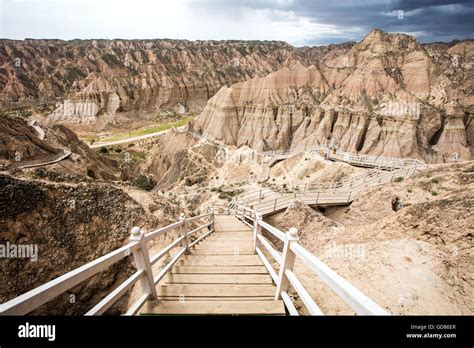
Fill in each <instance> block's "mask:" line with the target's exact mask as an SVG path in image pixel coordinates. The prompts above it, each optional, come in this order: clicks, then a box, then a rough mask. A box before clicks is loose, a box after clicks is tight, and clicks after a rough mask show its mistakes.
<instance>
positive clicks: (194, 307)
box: [140, 301, 286, 315]
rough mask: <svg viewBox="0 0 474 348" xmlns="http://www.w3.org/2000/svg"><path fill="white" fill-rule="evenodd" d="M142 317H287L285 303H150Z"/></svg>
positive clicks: (143, 310) (144, 309) (145, 307)
mask: <svg viewBox="0 0 474 348" xmlns="http://www.w3.org/2000/svg"><path fill="white" fill-rule="evenodd" d="M140 314H141V315H153V314H155V315H156V314H158V315H170V314H177V315H198V314H201V315H202V314H204V315H235V314H240V315H285V314H286V312H285V306H284V304H283V301H219V302H216V301H183V302H180V301H162V302H158V301H148V302H147V303H146V304H145V305H144V306H143V307H142V309H141V310H140Z"/></svg>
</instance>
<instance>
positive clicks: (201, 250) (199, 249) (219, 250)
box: [191, 246, 255, 255]
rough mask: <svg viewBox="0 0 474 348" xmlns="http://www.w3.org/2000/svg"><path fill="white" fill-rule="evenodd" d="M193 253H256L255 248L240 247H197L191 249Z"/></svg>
mask: <svg viewBox="0 0 474 348" xmlns="http://www.w3.org/2000/svg"><path fill="white" fill-rule="evenodd" d="M191 255H255V250H254V249H253V248H238V247H235V248H234V247H230V248H228V247H220V248H219V247H215V248H213V247H208V246H202V247H195V248H193V249H192V250H191Z"/></svg>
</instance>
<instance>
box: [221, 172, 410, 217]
mask: <svg viewBox="0 0 474 348" xmlns="http://www.w3.org/2000/svg"><path fill="white" fill-rule="evenodd" d="M418 170H419V167H417V166H407V167H403V168H399V169H391V170H371V171H368V172H366V173H363V174H360V175H356V176H352V177H349V178H347V179H345V180H342V181H339V182H333V183H330V184H327V185H308V184H306V185H292V186H283V185H282V186H277V187H276V190H275V189H269V188H262V189H258V190H255V191H252V192H247V193H246V194H244V195H241V196H238V197H236V198H234V199H233V200H232V201H231V203H230V205H229V209H231V210H235V209H236V207H242V206H246V207H248V208H252V209H256V210H258V211H259V212H260V213H261V214H263V215H266V214H269V213H273V212H277V211H280V210H282V209H284V208H287V207H288V206H289V205H290V203H291V202H293V201H294V200H295V199H299V200H301V201H302V202H304V203H306V204H309V205H318V204H319V205H322V206H324V205H347V204H349V203H351V202H352V201H353V200H355V199H356V198H357V197H359V196H360V195H361V194H362V193H363V192H364V191H366V190H368V189H369V188H371V187H375V186H377V185H381V184H385V183H389V182H393V181H395V180H397V179H398V178H404V177H408V176H411V175H414V174H415V173H417V171H418Z"/></svg>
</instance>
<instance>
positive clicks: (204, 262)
mask: <svg viewBox="0 0 474 348" xmlns="http://www.w3.org/2000/svg"><path fill="white" fill-rule="evenodd" d="M180 265H181V266H261V265H263V263H262V260H260V257H259V256H258V255H223V256H220V255H186V256H185V257H183V260H182V261H181V263H180Z"/></svg>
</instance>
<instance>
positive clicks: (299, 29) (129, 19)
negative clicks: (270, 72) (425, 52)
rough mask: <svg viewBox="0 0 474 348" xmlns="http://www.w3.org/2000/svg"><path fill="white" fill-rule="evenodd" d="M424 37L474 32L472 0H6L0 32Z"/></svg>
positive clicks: (292, 38) (303, 40)
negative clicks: (376, 31)
mask: <svg viewBox="0 0 474 348" xmlns="http://www.w3.org/2000/svg"><path fill="white" fill-rule="evenodd" d="M374 28H378V29H382V30H385V31H387V32H402V33H407V34H411V35H414V36H416V37H417V38H418V40H419V41H421V42H434V41H448V42H449V41H452V40H454V39H460V40H462V39H467V38H474V35H473V28H474V2H473V1H463V0H460V1H448V0H446V1H421V0H418V1H414V0H381V1H380V0H360V1H356V0H343V1H342V0H341V1H330V0H273V1H270V0H173V1H168V0H166V1H165V0H134V1H133V2H132V1H129V0H101V1H93V0H0V37H5V38H12V39H23V38H26V37H31V38H61V39H74V38H82V39H91V38H110V39H112V38H124V39H152V38H180V39H190V40H197V39H203V40H205V39H217V40H224V39H242V40H282V41H287V42H289V43H290V44H292V45H295V46H304V45H309V46H311V45H323V44H329V43H340V42H346V41H359V40H361V39H362V38H363V37H364V36H365V35H366V34H367V33H368V32H369V31H370V30H372V29H374Z"/></svg>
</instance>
